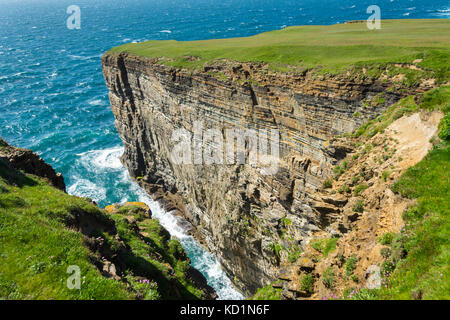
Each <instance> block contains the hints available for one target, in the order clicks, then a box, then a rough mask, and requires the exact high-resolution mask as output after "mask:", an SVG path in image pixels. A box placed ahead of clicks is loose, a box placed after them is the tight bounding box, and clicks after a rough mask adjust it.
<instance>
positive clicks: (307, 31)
mask: <svg viewBox="0 0 450 320" xmlns="http://www.w3.org/2000/svg"><path fill="white" fill-rule="evenodd" d="M449 35H450V21H448V20H446V19H440V20H383V22H382V29H381V30H369V29H368V28H367V27H366V25H365V23H354V24H338V25H332V26H297V27H289V28H286V29H283V30H277V31H271V32H266V33H262V34H259V35H256V36H253V37H247V38H232V39H216V40H204V41H187V42H183V41H175V40H169V41H148V42H144V43H139V44H125V45H122V46H120V47H116V48H113V49H111V51H110V52H111V53H117V52H129V53H132V54H135V55H138V56H145V57H151V58H155V57H165V58H167V60H166V61H165V62H163V63H165V64H168V65H173V66H178V67H187V68H199V67H202V66H203V65H204V64H205V63H206V62H210V61H213V60H218V59H222V58H225V59H229V60H234V61H240V62H246V61H264V62H267V63H269V64H270V65H271V66H272V67H273V68H275V69H277V68H278V69H285V66H286V65H290V66H296V67H299V68H300V69H306V68H314V67H317V66H322V67H323V70H324V71H328V72H340V71H342V70H343V69H346V68H347V67H349V66H353V65H370V64H372V63H378V64H384V63H388V62H396V63H402V62H405V63H411V62H412V61H413V60H414V59H417V58H424V61H423V62H422V63H421V64H420V66H422V67H424V68H428V69H435V71H438V72H439V73H440V76H439V77H438V78H441V77H443V76H445V74H446V75H448V69H447V70H437V69H439V68H440V67H441V65H442V62H445V61H448V58H449V55H448V49H449V48H450V36H449ZM186 56H194V57H198V58H199V60H196V61H190V60H189V59H186ZM191 60H192V59H191Z"/></svg>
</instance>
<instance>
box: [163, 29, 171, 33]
mask: <svg viewBox="0 0 450 320" xmlns="http://www.w3.org/2000/svg"><path fill="white" fill-rule="evenodd" d="M160 32H161V33H172V31H170V30H161V31H160Z"/></svg>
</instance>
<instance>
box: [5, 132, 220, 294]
mask: <svg viewBox="0 0 450 320" xmlns="http://www.w3.org/2000/svg"><path fill="white" fill-rule="evenodd" d="M0 148H1V149H3V153H5V150H6V149H10V148H12V147H10V146H8V145H7V144H6V143H5V142H4V141H2V140H1V139H0ZM0 151H1V150H0ZM0 155H1V154H0ZM4 159H5V158H3V159H2V157H0V299H89V300H90V299H150V300H154V299H201V298H208V297H209V298H211V297H212V295H213V293H211V292H210V291H209V289H210V288H207V289H205V287H204V286H201V285H196V284H195V283H194V282H195V281H196V278H197V281H198V277H199V276H198V272H197V273H195V272H193V271H192V269H191V267H190V265H189V259H188V258H187V256H186V253H185V251H184V250H183V248H182V247H181V245H180V243H179V241H177V240H171V239H170V235H169V234H168V232H167V231H166V230H165V229H164V228H162V227H161V225H159V223H158V221H157V220H154V219H151V213H150V211H149V210H148V208H145V206H143V205H136V204H128V205H125V206H112V207H109V212H108V213H107V212H106V211H105V210H102V209H99V208H98V207H97V206H95V205H94V204H92V203H91V202H90V201H89V200H87V199H82V198H78V197H73V196H70V195H68V194H66V193H65V192H64V191H62V190H59V189H57V188H55V187H53V186H51V185H50V183H49V181H47V180H46V179H44V178H40V177H38V176H35V175H30V174H25V173H23V172H21V171H18V170H15V169H13V168H12V167H11V165H10V164H9V163H8V162H7V161H6V160H4ZM69 266H77V267H79V270H80V289H76V288H75V289H73V290H71V289H69V288H68V286H67V280H68V279H69V277H70V276H71V275H73V274H74V273H73V271H70V270H68V267H69ZM68 271H70V272H69V273H68ZM201 280H202V279H200V282H201ZM71 283H76V282H71ZM197 283H198V282H197ZM204 289H205V290H204Z"/></svg>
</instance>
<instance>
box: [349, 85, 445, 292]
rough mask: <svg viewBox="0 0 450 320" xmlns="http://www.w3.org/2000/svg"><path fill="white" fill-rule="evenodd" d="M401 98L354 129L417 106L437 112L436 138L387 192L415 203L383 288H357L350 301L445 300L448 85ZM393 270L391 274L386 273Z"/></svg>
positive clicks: (396, 239) (370, 128) (363, 132)
mask: <svg viewBox="0 0 450 320" xmlns="http://www.w3.org/2000/svg"><path fill="white" fill-rule="evenodd" d="M417 100H418V101H421V102H420V103H419V104H416V103H415V99H414V98H413V97H408V98H406V99H403V100H401V101H400V102H399V103H397V104H396V105H394V106H392V107H391V108H389V109H388V110H386V112H385V113H384V114H383V115H381V116H380V117H379V118H377V119H375V120H373V121H370V122H369V123H367V124H366V125H365V126H363V127H362V128H360V129H359V130H358V131H356V132H355V134H354V135H355V136H361V137H362V139H364V137H371V136H373V135H375V134H376V133H377V132H379V131H382V130H383V129H384V128H386V127H387V126H388V125H389V124H390V123H392V122H393V121H394V120H396V119H398V118H400V117H401V116H403V115H409V114H412V113H414V112H417V111H420V110H428V111H433V110H440V111H442V112H443V113H444V114H445V117H444V118H443V119H442V120H441V125H440V128H439V129H440V130H439V137H441V138H442V140H441V141H440V142H439V141H437V140H434V142H435V144H436V145H435V147H434V149H433V150H432V151H431V152H430V153H429V154H428V155H427V157H426V158H425V159H423V160H422V161H421V162H420V163H418V164H417V165H415V166H413V167H411V168H409V169H408V170H407V171H406V172H405V173H404V174H403V176H402V177H401V178H400V179H399V180H398V181H397V182H395V183H394V185H393V186H392V190H393V191H394V192H397V193H400V194H401V195H402V196H404V197H408V198H412V199H417V206H416V207H413V208H410V209H409V210H408V211H406V212H405V213H404V215H403V219H404V221H405V229H404V231H403V232H402V233H400V234H397V235H393V237H392V238H393V240H392V241H390V243H389V245H390V247H391V252H392V254H391V255H390V256H389V257H387V258H386V260H385V262H384V264H383V269H385V270H388V269H391V270H389V272H390V273H392V274H391V275H390V276H387V279H386V280H387V286H386V287H383V288H382V289H380V290H372V291H369V290H363V291H362V292H360V293H359V294H357V295H356V296H355V297H354V298H355V299H450V294H449V293H450V241H449V235H450V216H449V214H450V134H449V131H450V123H449V122H448V121H446V119H448V118H449V116H450V86H442V87H440V88H437V89H434V90H431V91H429V92H427V93H425V94H424V95H423V96H422V97H420V98H418V99H417ZM392 271H393V272H392Z"/></svg>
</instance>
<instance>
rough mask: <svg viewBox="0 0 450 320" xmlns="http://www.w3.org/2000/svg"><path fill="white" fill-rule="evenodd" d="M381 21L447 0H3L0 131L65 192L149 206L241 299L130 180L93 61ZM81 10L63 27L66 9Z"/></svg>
mask: <svg viewBox="0 0 450 320" xmlns="http://www.w3.org/2000/svg"><path fill="white" fill-rule="evenodd" d="M372 4H377V5H378V6H380V8H381V13H382V18H386V19H388V18H396V19H401V18H444V19H445V18H449V15H450V3H449V1H448V0H433V1H425V0H417V1H412V0H382V1H374V0H369V1H367V0H362V1H361V0H331V1H319V0H303V1H302V0H298V1H286V0H278V1H277V0H248V1H245V0H225V1H219V0H191V1H183V0H168V1H162V0H148V1H144V0H130V1H124V0H89V1H87V0H70V1H65V0H41V1H37V0H35V1H31V0H15V1H12V0H0V136H2V137H3V138H5V139H6V140H7V141H9V142H10V143H11V144H14V145H17V146H20V147H25V148H30V149H32V150H34V151H36V152H38V153H39V154H40V155H41V156H42V157H43V158H44V159H45V160H46V161H47V162H49V163H51V164H52V165H53V166H54V167H55V168H56V169H57V171H59V172H62V173H63V175H64V177H65V181H66V184H67V186H68V192H69V193H71V194H75V195H80V196H87V197H90V198H92V199H94V200H96V201H97V202H98V204H99V205H100V206H105V205H107V204H111V203H115V202H123V201H127V200H128V201H133V200H141V201H145V202H147V203H149V204H150V205H151V207H152V209H153V211H154V213H155V216H156V217H157V218H159V219H160V221H161V222H162V223H163V225H164V226H165V227H166V228H167V229H168V230H169V231H170V232H171V233H172V234H173V235H175V236H177V237H179V238H180V239H181V241H182V244H183V246H184V247H185V248H186V250H187V251H188V252H189V256H190V258H191V259H192V264H193V266H195V267H196V268H198V269H199V270H200V271H202V273H203V274H204V275H205V276H206V277H207V279H208V281H209V283H210V285H212V286H213V287H214V288H215V289H216V291H217V292H218V293H219V297H220V298H221V299H239V298H242V295H241V294H240V293H238V292H237V291H236V290H234V289H233V287H232V285H231V282H230V280H229V279H228V278H227V277H226V275H225V274H224V273H223V272H222V271H221V269H220V265H219V264H218V263H217V261H216V260H215V259H214V257H212V256H211V255H210V254H208V253H207V252H206V251H205V250H203V249H202V248H201V247H200V246H199V245H198V244H196V243H195V241H194V240H193V239H192V238H191V237H189V236H187V235H186V234H185V232H184V230H183V228H181V227H180V225H179V224H178V223H177V220H176V218H175V217H173V216H172V215H170V214H168V213H164V212H163V211H162V210H161V209H160V208H159V206H158V205H157V204H155V203H153V202H152V201H151V200H150V199H149V198H148V196H147V195H146V194H145V193H144V192H143V191H142V190H141V189H140V188H139V187H138V186H137V185H136V184H135V183H133V182H132V181H131V180H130V178H129V176H128V174H127V172H126V171H125V169H124V168H123V167H122V165H121V164H120V161H119V157H120V155H121V153H122V150H123V149H122V146H121V141H120V139H119V137H118V135H117V132H116V129H115V127H114V118H113V115H112V113H111V111H110V109H109V102H108V92H107V89H106V87H105V84H104V80H103V77H102V73H101V64H100V58H101V55H102V54H103V52H105V51H106V50H108V49H110V48H111V47H114V46H117V45H120V44H123V43H127V42H132V41H136V42H140V41H144V40H150V39H175V40H180V41H181V40H194V39H209V38H226V37H238V36H249V35H253V34H257V33H260V32H263V31H268V30H273V29H280V28H282V27H284V26H289V25H301V24H334V23H342V22H344V21H347V20H360V19H367V17H368V14H367V13H366V8H367V7H368V6H369V5H372ZM70 5H78V6H79V7H80V9H81V29H80V30H69V29H68V28H67V26H66V20H67V18H68V17H69V15H68V14H67V13H66V10H67V8H68V6H70Z"/></svg>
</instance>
